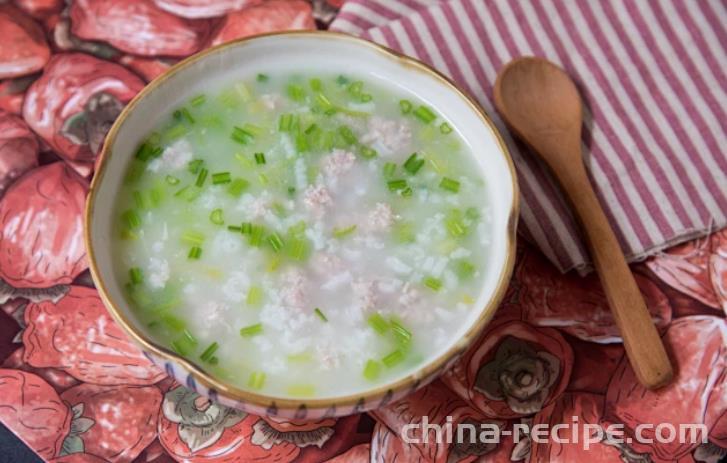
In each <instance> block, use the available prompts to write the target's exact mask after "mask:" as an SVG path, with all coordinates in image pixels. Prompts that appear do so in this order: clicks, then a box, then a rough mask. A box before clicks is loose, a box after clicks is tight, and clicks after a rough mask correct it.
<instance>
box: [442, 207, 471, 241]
mask: <svg viewBox="0 0 727 463" xmlns="http://www.w3.org/2000/svg"><path fill="white" fill-rule="evenodd" d="M444 226H445V227H446V228H447V231H448V232H449V234H450V236H452V237H453V238H458V237H460V236H464V235H466V234H467V225H465V223H464V222H463V221H462V213H461V212H460V211H459V210H458V209H454V210H452V211H451V212H450V213H449V214H448V216H447V218H446V219H445V221H444Z"/></svg>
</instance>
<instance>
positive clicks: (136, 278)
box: [129, 267, 144, 285]
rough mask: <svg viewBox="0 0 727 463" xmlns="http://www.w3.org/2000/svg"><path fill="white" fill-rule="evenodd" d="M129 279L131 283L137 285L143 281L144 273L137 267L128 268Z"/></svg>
mask: <svg viewBox="0 0 727 463" xmlns="http://www.w3.org/2000/svg"><path fill="white" fill-rule="evenodd" d="M129 281H131V284H132V285H138V284H139V283H142V282H143V281H144V275H143V274H142V272H141V269H140V268H139V267H132V268H130V269H129Z"/></svg>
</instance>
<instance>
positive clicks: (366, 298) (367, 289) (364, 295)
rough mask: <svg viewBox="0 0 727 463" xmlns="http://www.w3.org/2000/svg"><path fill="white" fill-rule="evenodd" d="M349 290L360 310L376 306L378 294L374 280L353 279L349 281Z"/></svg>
mask: <svg viewBox="0 0 727 463" xmlns="http://www.w3.org/2000/svg"><path fill="white" fill-rule="evenodd" d="M351 290H352V291H353V295H354V297H355V298H356V301H357V302H358V303H359V306H360V308H361V310H363V311H369V310H371V309H373V308H374V307H375V306H376V302H377V301H378V295H377V292H376V282H375V281H366V280H361V279H358V280H355V281H353V282H351Z"/></svg>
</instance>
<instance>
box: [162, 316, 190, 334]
mask: <svg viewBox="0 0 727 463" xmlns="http://www.w3.org/2000/svg"><path fill="white" fill-rule="evenodd" d="M162 323H164V325H165V326H166V327H167V328H169V329H170V330H172V331H182V330H184V329H186V328H187V324H186V323H185V322H184V320H181V319H179V318H177V317H175V316H174V315H171V314H165V315H163V316H162Z"/></svg>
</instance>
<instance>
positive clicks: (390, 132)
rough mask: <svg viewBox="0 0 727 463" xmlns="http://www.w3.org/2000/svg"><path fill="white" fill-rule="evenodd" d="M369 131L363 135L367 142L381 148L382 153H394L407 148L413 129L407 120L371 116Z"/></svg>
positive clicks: (362, 138)
mask: <svg viewBox="0 0 727 463" xmlns="http://www.w3.org/2000/svg"><path fill="white" fill-rule="evenodd" d="M367 128H368V131H367V132H366V133H365V134H364V136H363V137H361V141H362V142H363V143H366V144H373V145H375V146H376V147H378V148H380V149H379V151H381V152H382V153H381V154H394V153H397V152H400V151H403V150H405V149H406V148H407V147H408V146H409V143H410V142H411V129H410V128H409V125H408V124H407V123H406V122H403V121H396V120H393V119H384V118H383V117H377V116H374V117H371V118H370V119H369V123H368V127H367Z"/></svg>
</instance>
